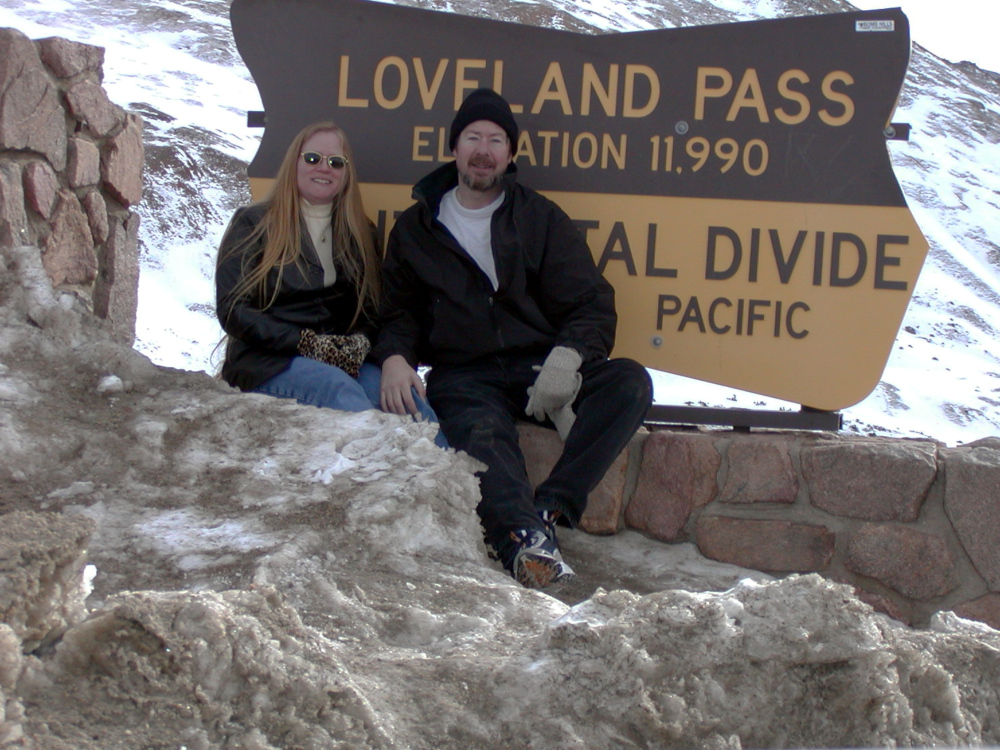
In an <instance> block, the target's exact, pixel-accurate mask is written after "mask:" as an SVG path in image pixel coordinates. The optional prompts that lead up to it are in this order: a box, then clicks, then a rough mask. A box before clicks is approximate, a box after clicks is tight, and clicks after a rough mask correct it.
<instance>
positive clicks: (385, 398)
mask: <svg viewBox="0 0 1000 750" xmlns="http://www.w3.org/2000/svg"><path fill="white" fill-rule="evenodd" d="M411 389H416V391H417V395H419V396H420V398H422V399H426V398H427V394H426V392H425V391H424V381H422V380H421V379H420V375H418V374H417V371H416V370H414V369H413V368H412V367H411V366H410V363H409V362H407V361H406V358H405V357H404V356H403V355H401V354H393V355H392V356H391V357H387V358H386V360H385V362H383V363H382V393H381V398H380V401H381V406H382V411H387V412H391V413H393V414H400V415H405V414H414V415H415V414H417V413H418V411H417V404H416V402H415V401H414V400H413V392H412V391H411Z"/></svg>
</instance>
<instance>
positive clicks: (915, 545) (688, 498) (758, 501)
mask: <svg viewBox="0 0 1000 750" xmlns="http://www.w3.org/2000/svg"><path fill="white" fill-rule="evenodd" d="M521 442H522V447H523V449H524V450H525V454H526V458H527V460H528V467H529V475H530V476H531V478H532V481H533V482H535V483H537V482H538V481H540V480H541V479H543V478H544V477H545V476H546V475H547V474H548V471H549V469H550V468H551V466H552V465H553V464H554V463H555V460H556V458H558V456H559V453H560V451H561V443H560V442H559V439H558V437H557V436H556V434H555V432H553V431H551V430H545V429H543V428H541V427H536V426H531V425H527V424H524V425H522V431H521ZM581 526H582V527H583V528H584V529H585V530H586V531H589V532H591V533H594V534H613V533H616V532H617V531H619V530H620V529H622V528H626V527H627V528H631V529H635V530H638V531H641V532H643V533H644V534H647V535H649V536H650V537H653V538H655V539H660V540H662V541H664V542H681V541H690V542H694V543H695V544H697V546H698V548H699V549H700V551H701V553H702V554H703V555H705V556H706V557H709V558H711V559H713V560H719V561H722V562H727V563H732V564H734V565H740V566H742V567H746V568H752V569H755V570H762V571H767V572H770V573H773V574H776V575H781V574H787V573H805V572H817V573H820V574H822V575H824V576H826V577H828V578H830V579H833V580H836V581H841V582H846V583H850V584H852V585H853V586H855V587H856V588H857V589H858V592H859V596H860V597H861V598H862V599H864V600H865V601H867V602H868V603H870V604H871V605H873V606H874V607H876V608H877V609H879V610H881V611H883V612H886V613H887V614H890V615H891V616H893V617H895V618H897V619H899V620H902V621H904V622H907V623H910V624H914V625H924V624H926V623H927V621H928V619H929V618H930V616H931V615H932V614H934V613H935V612H937V611H939V610H954V611H955V612H956V613H958V614H959V615H961V616H963V617H966V618H969V619H974V620H980V621H982V622H986V623H988V624H990V625H991V626H993V627H994V628H998V629H1000V438H996V437H991V438H986V439H984V440H979V441H977V442H975V443H969V444H968V445H964V446H961V447H958V448H948V447H946V446H944V445H942V444H939V443H937V442H934V441H930V440H901V439H891V438H866V437H854V436H846V435H840V434H835V433H804V432H775V431H763V432H754V433H745V432H736V431H729V430H700V429H698V430H696V429H692V428H676V429H662V430H657V431H654V432H652V433H649V432H646V431H645V430H643V431H641V432H640V434H638V435H637V436H636V437H635V439H634V440H633V441H632V443H631V444H630V445H629V447H628V448H627V449H626V451H625V453H624V454H623V455H622V456H621V457H619V459H618V461H617V462H616V463H615V465H614V466H612V468H611V470H610V471H609V472H608V474H607V475H606V476H605V478H604V480H603V482H602V483H601V484H600V485H599V486H598V487H597V489H595V490H594V492H593V493H592V494H591V497H590V503H589V505H588V508H587V513H586V515H585V516H584V519H583V522H582V524H581Z"/></svg>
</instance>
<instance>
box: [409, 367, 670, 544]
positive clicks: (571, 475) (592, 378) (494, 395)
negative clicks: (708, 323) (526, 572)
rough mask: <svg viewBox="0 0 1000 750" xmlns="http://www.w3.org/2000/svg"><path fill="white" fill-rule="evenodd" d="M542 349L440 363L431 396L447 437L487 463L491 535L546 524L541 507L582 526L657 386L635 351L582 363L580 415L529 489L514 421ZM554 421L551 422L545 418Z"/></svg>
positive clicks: (485, 516)
mask: <svg viewBox="0 0 1000 750" xmlns="http://www.w3.org/2000/svg"><path fill="white" fill-rule="evenodd" d="M543 361H544V358H543V357H538V356H502V357H494V358H490V359H489V360H488V361H484V362H479V363H475V364H470V365H440V364H439V365H436V366H434V367H433V368H432V369H431V372H430V376H429V379H428V384H427V398H428V400H429V401H430V402H431V405H432V406H433V407H434V410H435V412H437V415H438V419H439V420H440V421H441V429H442V430H443V432H444V434H445V436H446V437H447V438H448V443H449V444H450V445H451V446H452V447H453V448H456V449H458V450H464V451H465V452H466V453H468V454H469V455H471V456H473V457H474V458H477V459H479V460H480V461H482V462H483V463H484V464H486V465H487V466H488V467H489V468H488V470H487V471H486V472H485V473H483V474H482V475H481V479H480V491H481V493H482V500H481V502H480V503H479V506H478V507H477V509H476V510H477V511H478V513H479V517H480V519H482V523H483V529H484V530H485V532H486V533H485V536H486V541H487V543H490V544H493V545H496V544H497V543H498V542H501V541H502V540H503V539H505V538H506V537H507V535H508V533H509V532H510V531H513V530H515V529H524V528H528V529H542V528H543V526H542V523H541V520H540V519H539V516H538V511H541V510H559V511H562V513H563V515H564V516H565V518H566V519H567V520H568V521H569V522H570V524H571V525H573V526H576V525H577V524H578V523H579V522H580V518H581V517H582V516H583V512H584V510H585V509H586V507H587V496H588V495H589V494H590V492H591V490H593V489H594V487H596V486H597V484H598V482H600V481H601V479H602V478H603V477H604V474H605V473H606V472H607V470H608V469H609V468H610V467H611V464H612V463H613V462H614V460H615V459H616V458H617V457H618V454H619V453H621V451H622V449H623V448H624V447H625V446H626V445H627V444H628V442H629V440H630V439H631V438H632V436H633V435H634V434H635V432H636V430H638V429H639V427H640V426H641V425H642V422H643V420H644V419H645V417H646V412H647V410H648V409H649V406H650V403H651V402H652V393H653V386H652V382H651V381H650V378H649V373H647V372H646V370H645V368H644V367H643V366H642V365H640V364H638V363H637V362H633V361H632V360H630V359H614V360H595V361H591V362H585V363H584V364H583V366H582V367H581V368H580V373H581V374H582V375H583V385H582V386H581V387H580V393H579V394H578V395H577V398H576V401H575V402H574V404H573V411H574V412H575V413H576V423H575V424H574V425H573V429H572V430H571V431H570V433H569V436H568V437H567V439H566V443H565V445H564V446H563V453H562V457H561V458H560V459H559V461H558V462H557V463H556V465H555V467H553V469H552V473H551V474H550V475H549V477H548V479H546V480H545V481H544V482H542V483H541V484H540V485H539V486H538V488H537V491H536V492H534V493H533V492H532V491H531V485H530V484H529V482H528V474H527V471H526V469H525V465H524V455H523V454H522V453H521V448H520V446H519V445H518V435H517V426H516V423H517V421H518V420H527V421H533V420H532V419H531V418H530V417H528V416H526V415H525V413H524V407H525V406H526V405H527V403H528V393H527V389H528V386H530V385H532V384H533V383H534V382H535V378H536V377H537V376H538V373H537V372H535V371H534V370H533V369H532V365H540V364H542V362H543ZM546 424H547V425H549V426H550V427H551V426H552V424H551V422H546Z"/></svg>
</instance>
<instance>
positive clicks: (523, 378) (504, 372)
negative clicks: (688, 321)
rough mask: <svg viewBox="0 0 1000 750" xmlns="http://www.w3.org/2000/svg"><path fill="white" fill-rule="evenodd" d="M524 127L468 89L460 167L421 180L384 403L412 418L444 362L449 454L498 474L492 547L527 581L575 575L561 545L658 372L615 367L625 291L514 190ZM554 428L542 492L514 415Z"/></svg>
mask: <svg viewBox="0 0 1000 750" xmlns="http://www.w3.org/2000/svg"><path fill="white" fill-rule="evenodd" d="M517 134H518V127H517V123H516V122H515V121H514V116H513V114H512V113H511V110H510V106H509V105H508V104H507V102H506V101H505V100H504V99H503V98H502V97H501V96H500V95H499V94H497V93H495V92H494V91H492V90H490V89H479V90H477V91H474V92H473V93H471V94H470V95H469V96H468V98H466V100H465V101H464V102H463V103H462V106H461V107H460V108H459V110H458V113H457V114H456V116H455V119H454V121H453V122H452V125H451V141H450V146H451V149H452V153H453V155H454V156H455V161H454V162H451V163H449V164H447V165H445V166H443V167H441V168H439V169H437V170H435V171H434V172H432V173H431V174H429V175H427V176H426V177H425V178H423V179H422V180H421V181H420V182H418V183H417V185H416V187H415V188H414V190H413V197H414V198H415V199H416V201H417V203H416V204H415V205H414V206H411V207H410V208H409V209H407V210H406V211H405V212H404V213H403V214H402V215H401V216H400V217H399V220H398V221H397V222H396V225H395V227H394V228H393V231H392V234H391V235H390V237H389V246H388V251H387V256H386V260H385V268H384V277H383V284H384V302H383V328H382V332H381V334H380V336H379V340H378V343H377V344H376V346H375V348H374V349H373V351H372V355H373V357H374V358H375V359H376V361H378V362H379V363H380V364H381V365H382V384H381V388H382V392H381V397H382V407H383V409H385V410H386V411H392V412H395V413H397V414H406V413H410V414H413V413H415V410H416V404H414V402H413V397H412V395H411V390H410V389H411V387H412V388H414V389H416V391H417V392H418V393H420V394H421V395H423V394H424V388H423V383H422V382H421V379H420V377H419V376H418V375H417V372H416V370H415V369H414V368H415V367H416V366H417V365H418V364H419V363H421V362H425V363H427V364H429V365H432V370H431V373H430V375H429V378H428V384H427V390H426V395H427V398H428V399H429V400H430V403H431V404H432V406H433V408H434V409H435V410H436V411H437V414H438V417H439V419H440V421H441V428H442V430H443V431H444V433H445V436H446V437H447V438H448V442H449V443H450V445H451V446H453V447H454V448H456V449H458V450H464V451H466V452H467V453H469V454H470V455H471V456H473V457H475V458H477V459H479V460H480V461H482V462H483V463H485V464H486V465H487V467H488V469H487V471H486V472H485V473H484V474H483V475H482V477H481V482H480V488H481V492H482V501H481V502H480V503H479V506H478V508H477V511H478V513H479V516H480V519H481V520H482V524H483V528H484V532H485V539H486V543H487V545H488V546H489V547H490V549H491V551H492V552H493V553H494V554H495V555H496V557H497V558H498V559H499V560H500V561H501V562H502V563H503V565H504V567H505V568H506V569H507V570H508V571H509V572H510V574H511V575H512V576H514V578H516V579H517V580H518V581H519V582H520V583H521V584H522V585H524V586H528V587H531V588H541V587H544V586H547V585H549V584H552V583H555V582H558V581H562V580H566V579H568V578H570V577H572V576H573V571H572V570H571V569H570V567H569V565H567V564H566V562H565V561H564V560H563V558H562V555H561V553H560V551H559V546H558V542H557V541H556V536H555V524H556V521H557V519H560V516H561V519H562V522H565V523H568V524H569V525H571V526H575V525H576V524H577V523H578V522H579V521H580V518H581V516H582V515H583V512H584V509H585V508H586V505H587V496H588V494H589V493H590V491H591V490H592V489H593V488H594V487H595V486H596V485H597V483H598V482H599V481H600V480H601V478H602V477H603V476H604V474H605V472H606V471H607V470H608V468H609V467H610V466H611V463H612V462H613V461H614V460H615V458H616V457H617V456H618V454H619V453H620V452H621V450H622V448H624V447H625V445H626V444H627V443H628V441H629V439H630V438H631V437H632V436H633V435H634V434H635V431H636V430H637V429H638V427H639V426H640V425H641V424H642V422H643V420H644V418H645V415H646V412H647V410H648V408H649V405H650V402H651V400H652V384H651V382H650V379H649V374H648V373H647V372H646V370H645V368H643V367H642V366H641V365H639V364H638V363H636V362H633V361H631V360H626V359H617V360H609V359H608V354H609V353H610V351H611V348H612V345H613V343H614V336H615V325H616V322H617V316H616V314H615V307H614V290H613V289H612V288H611V285H610V284H608V282H607V281H605V279H604V278H603V277H602V276H601V275H600V274H599V273H598V271H597V268H596V267H595V265H594V260H593V258H592V257H591V254H590V250H589V249H588V248H587V245H586V243H585V242H584V239H583V237H582V235H581V234H580V232H579V231H578V230H577V228H576V226H575V225H574V224H573V222H572V221H571V220H570V219H569V217H568V216H567V215H566V214H565V213H564V212H563V211H562V210H561V209H560V208H559V207H558V206H556V205H555V204H554V203H552V201H550V200H548V199H547V198H544V197H543V196H541V195H540V194H538V193H536V192H535V191H533V190H530V189H529V188H526V187H524V186H522V185H519V184H518V183H517V182H516V175H517V170H516V167H515V166H514V164H513V161H514V159H513V154H514V149H515V148H516V146H517ZM526 416H528V417H531V418H533V419H535V420H537V421H538V422H541V423H544V424H553V425H554V426H555V427H556V428H557V430H558V431H559V434H560V437H561V438H562V439H563V440H564V442H565V445H564V447H563V454H562V457H561V458H560V459H559V461H558V463H557V464H556V465H555V467H554V468H553V469H552V473H551V475H550V476H549V477H548V479H546V480H545V481H544V482H542V483H541V484H540V485H539V486H538V488H537V490H536V491H535V492H534V493H533V492H532V490H531V486H530V484H529V482H528V477H527V473H526V471H525V465H524V456H523V455H522V453H521V450H520V447H519V445H518V435H517V428H516V421H517V420H518V419H523V418H525V417H526Z"/></svg>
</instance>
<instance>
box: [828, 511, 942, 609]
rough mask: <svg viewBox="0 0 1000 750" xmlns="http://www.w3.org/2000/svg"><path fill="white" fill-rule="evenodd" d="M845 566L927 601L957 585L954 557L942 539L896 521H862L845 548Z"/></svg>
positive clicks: (900, 591)
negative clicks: (891, 522) (888, 522)
mask: <svg viewBox="0 0 1000 750" xmlns="http://www.w3.org/2000/svg"><path fill="white" fill-rule="evenodd" d="M845 565H846V566H847V569H848V570H850V571H852V572H854V573H857V574H858V575H863V576H868V577H869V578H874V579H875V580H877V581H881V582H882V583H884V584H885V585H886V586H888V587H889V588H891V589H893V590H894V591H898V592H899V593H900V594H902V595H903V596H907V597H909V598H911V599H920V600H921V601H926V600H928V599H933V598H934V597H937V596H944V595H945V594H947V593H949V592H951V591H954V590H955V589H956V588H958V584H959V580H958V573H957V571H956V569H955V560H954V558H952V555H951V553H950V552H949V551H948V545H947V543H946V542H945V540H944V539H942V538H940V537H938V536H934V535H933V534H925V533H923V532H920V531H916V530H915V529H912V528H908V527H906V526H901V525H895V524H865V525H864V526H862V527H861V528H860V529H858V531H857V532H855V534H854V536H853V537H852V538H851V543H850V545H849V546H848V548H847V559H846V560H845Z"/></svg>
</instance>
